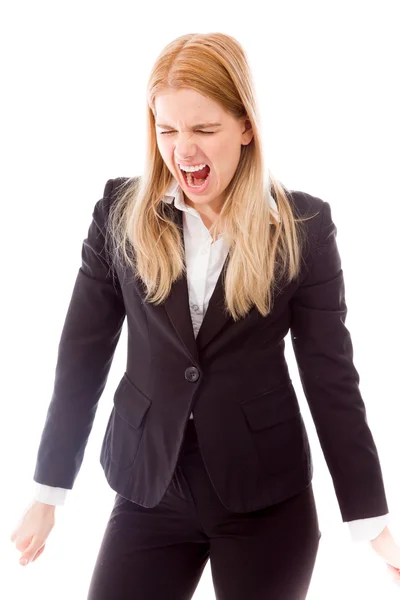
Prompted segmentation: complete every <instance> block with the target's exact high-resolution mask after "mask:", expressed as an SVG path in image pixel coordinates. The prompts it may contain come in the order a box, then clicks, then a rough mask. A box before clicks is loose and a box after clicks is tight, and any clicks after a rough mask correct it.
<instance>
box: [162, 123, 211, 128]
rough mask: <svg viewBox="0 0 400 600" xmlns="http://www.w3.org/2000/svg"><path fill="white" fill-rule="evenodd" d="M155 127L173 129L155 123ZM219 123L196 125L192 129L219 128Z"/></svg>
mask: <svg viewBox="0 0 400 600" xmlns="http://www.w3.org/2000/svg"><path fill="white" fill-rule="evenodd" d="M156 125H157V127H164V129H173V127H171V126H170V125H163V124H162V123H156ZM220 126H221V123H198V124H197V125H193V129H207V128H208V127H220Z"/></svg>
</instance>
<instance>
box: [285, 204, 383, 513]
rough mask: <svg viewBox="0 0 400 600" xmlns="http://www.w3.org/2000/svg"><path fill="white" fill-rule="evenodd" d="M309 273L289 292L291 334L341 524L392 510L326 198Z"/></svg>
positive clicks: (335, 233)
mask: <svg viewBox="0 0 400 600" xmlns="http://www.w3.org/2000/svg"><path fill="white" fill-rule="evenodd" d="M319 218H320V219H321V225H320V229H319V234H318V235H317V242H316V244H314V246H313V250H312V251H311V262H310V263H309V265H310V266H309V269H308V271H307V274H306V276H305V277H304V278H303V280H302V281H301V283H300V285H299V287H298V288H297V289H296V291H295V292H294V294H293V296H292V297H291V299H290V301H289V303H290V332H291V340H292V345H293V350H294V354H295V357H296V361H297V365H298V369H299V375H300V380H301V383H302V387H303V390H304V395H305V397H306V400H307V403H308V405H309V408H310V412H311V415H312V418H313V421H314V424H315V428H316V432H317V435H318V438H319V442H320V445H321V448H322V451H323V454H324V457H325V460H326V463H327V466H328V469H329V471H330V475H331V477H332V481H333V485H334V488H335V493H336V496H337V499H338V503H339V508H340V511H341V515H342V520H343V521H352V520H358V519H363V518H367V517H376V516H381V515H384V514H387V513H388V505H387V500H386V496H385V489H384V483H383V477H382V471H381V466H380V462H379V457H378V452H377V449H376V446H375V443H374V440H373V437H372V433H371V431H370V429H369V426H368V421H367V414H366V407H365V404H364V401H363V398H362V396H361V393H360V389H359V381H360V378H359V373H358V371H357V369H356V367H355V365H354V362H353V346H352V340H351V336H350V332H349V330H348V329H347V328H346V325H345V321H346V315H347V306H346V301H345V284H344V279H343V270H342V266H341V258H340V255H339V251H338V246H337V241H336V235H337V228H336V226H335V224H334V222H333V221H332V217H331V207H330V205H329V203H328V202H323V207H322V211H321V216H320V217H319Z"/></svg>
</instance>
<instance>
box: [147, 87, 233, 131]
mask: <svg viewBox="0 0 400 600" xmlns="http://www.w3.org/2000/svg"><path fill="white" fill-rule="evenodd" d="M154 107H155V117H156V119H157V121H158V122H159V123H165V124H166V123H169V122H170V121H173V122H179V123H186V124H188V125H193V124H196V123H208V122H219V123H221V122H222V119H224V118H225V111H224V110H223V108H222V107H221V106H220V105H219V104H217V102H214V101H213V100H211V99H210V98H206V97H205V96H203V95H202V94H199V93H198V92H196V91H195V90H191V89H186V88H181V89H179V90H172V89H170V88H168V89H165V90H162V91H161V92H159V93H158V94H157V96H156V97H155V101H154Z"/></svg>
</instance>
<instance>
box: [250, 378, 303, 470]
mask: <svg viewBox="0 0 400 600" xmlns="http://www.w3.org/2000/svg"><path fill="white" fill-rule="evenodd" d="M240 406H241V407H242V410H243V413H244V415H245V418H246V420H247V423H248V425H249V428H250V430H251V432H252V434H253V439H254V441H255V445H256V448H257V452H258V454H259V455H260V458H261V461H262V464H263V466H264V467H265V469H266V471H268V472H269V473H282V472H285V471H291V470H293V469H295V468H298V467H299V464H300V463H301V462H302V461H303V459H304V458H305V457H306V448H307V445H308V444H307V433H306V430H305V427H304V422H303V418H302V416H301V412H300V407H299V404H298V401H297V397H296V392H295V389H294V387H293V384H292V383H291V382H288V383H284V384H282V385H280V386H278V387H276V388H274V389H272V390H268V391H266V392H262V393H261V394H257V396H252V397H251V398H246V399H245V400H241V401H240Z"/></svg>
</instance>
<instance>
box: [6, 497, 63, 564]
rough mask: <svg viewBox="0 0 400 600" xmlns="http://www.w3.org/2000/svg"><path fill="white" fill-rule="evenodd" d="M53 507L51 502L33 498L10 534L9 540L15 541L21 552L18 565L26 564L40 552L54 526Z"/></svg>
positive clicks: (37, 556)
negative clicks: (47, 502) (46, 502)
mask: <svg viewBox="0 0 400 600" xmlns="http://www.w3.org/2000/svg"><path fill="white" fill-rule="evenodd" d="M55 509H56V507H55V506H54V505H52V504H45V503H44V502H39V500H34V501H33V502H32V504H31V505H30V506H29V507H28V508H27V510H26V511H25V513H24V515H23V516H22V519H21V521H20V522H19V523H18V525H17V526H16V528H15V529H14V531H13V532H12V534H11V541H12V542H15V546H16V548H17V550H19V551H20V552H22V554H21V556H20V559H19V563H20V565H23V566H25V565H28V564H29V563H30V562H33V561H35V560H36V559H37V558H39V556H40V555H41V554H42V552H43V550H44V548H45V543H46V540H47V537H48V535H49V533H50V531H51V530H52V529H53V527H54V523H55ZM25 560H26V562H24V561H25Z"/></svg>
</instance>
